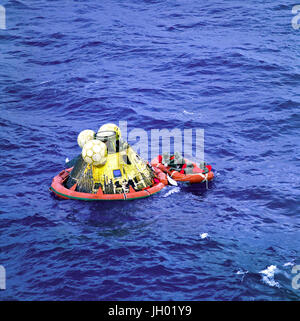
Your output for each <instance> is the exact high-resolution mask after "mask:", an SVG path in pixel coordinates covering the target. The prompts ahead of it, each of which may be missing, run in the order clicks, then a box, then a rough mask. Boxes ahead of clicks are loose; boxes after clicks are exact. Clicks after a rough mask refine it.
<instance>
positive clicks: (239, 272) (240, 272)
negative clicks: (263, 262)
mask: <svg viewBox="0 0 300 321" xmlns="http://www.w3.org/2000/svg"><path fill="white" fill-rule="evenodd" d="M247 273H248V271H237V272H236V274H238V275H239V274H247Z"/></svg>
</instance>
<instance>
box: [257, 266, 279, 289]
mask: <svg viewBox="0 0 300 321" xmlns="http://www.w3.org/2000/svg"><path fill="white" fill-rule="evenodd" d="M277 271H278V269H277V266H276V265H270V266H268V267H267V268H266V269H265V270H262V271H260V272H259V273H260V274H262V275H263V276H262V280H263V282H264V283H266V284H268V285H270V286H275V287H278V288H279V287H280V286H279V283H278V282H276V281H275V280H274V275H275V273H276V272H277Z"/></svg>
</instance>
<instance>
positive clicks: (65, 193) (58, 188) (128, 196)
mask: <svg viewBox="0 0 300 321" xmlns="http://www.w3.org/2000/svg"><path fill="white" fill-rule="evenodd" d="M72 169H73V168H69V169H65V170H63V171H61V172H60V173H59V174H58V175H57V176H55V177H54V178H53V181H52V184H51V187H50V190H51V191H52V192H53V193H55V194H56V195H57V196H58V197H60V198H64V199H75V200H83V201H101V200H102V201H110V200H112V201H113V200H120V201H126V200H127V201H128V200H134V199H138V198H145V197H148V196H150V195H152V194H155V193H157V192H159V191H160V190H161V189H163V188H164V187H165V186H166V185H167V184H168V181H167V176H166V174H165V173H163V172H162V171H161V170H160V169H159V168H154V170H155V173H156V175H157V179H156V180H155V184H154V185H153V186H149V187H148V188H144V189H143V190H141V191H135V190H134V189H133V187H132V186H129V192H128V193H122V194H104V193H103V190H102V188H101V187H99V188H98V191H97V192H96V193H83V192H77V191H76V185H77V184H76V183H75V184H74V186H72V187H71V188H69V189H68V188H67V187H66V186H65V183H66V181H67V180H68V178H69V175H70V173H71V171H72Z"/></svg>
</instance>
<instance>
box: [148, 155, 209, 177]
mask: <svg viewBox="0 0 300 321" xmlns="http://www.w3.org/2000/svg"><path fill="white" fill-rule="evenodd" d="M151 165H152V166H153V168H158V169H160V170H161V171H162V172H164V173H166V174H167V175H169V176H170V177H171V178H173V179H174V180H175V181H180V182H189V183H204V182H209V181H211V180H212V179H213V177H214V173H213V172H212V171H211V170H212V167H211V165H207V164H206V163H204V162H203V163H202V164H201V165H200V167H198V166H197V164H196V163H194V162H191V161H190V160H188V159H186V158H183V157H181V156H180V154H178V153H175V154H174V155H169V154H167V153H165V154H163V155H158V156H157V157H156V158H154V159H153V160H152V161H151Z"/></svg>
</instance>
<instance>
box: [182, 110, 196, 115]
mask: <svg viewBox="0 0 300 321" xmlns="http://www.w3.org/2000/svg"><path fill="white" fill-rule="evenodd" d="M183 113H184V114H188V115H194V113H191V112H190V111H186V110H185V109H184V110H183Z"/></svg>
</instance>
